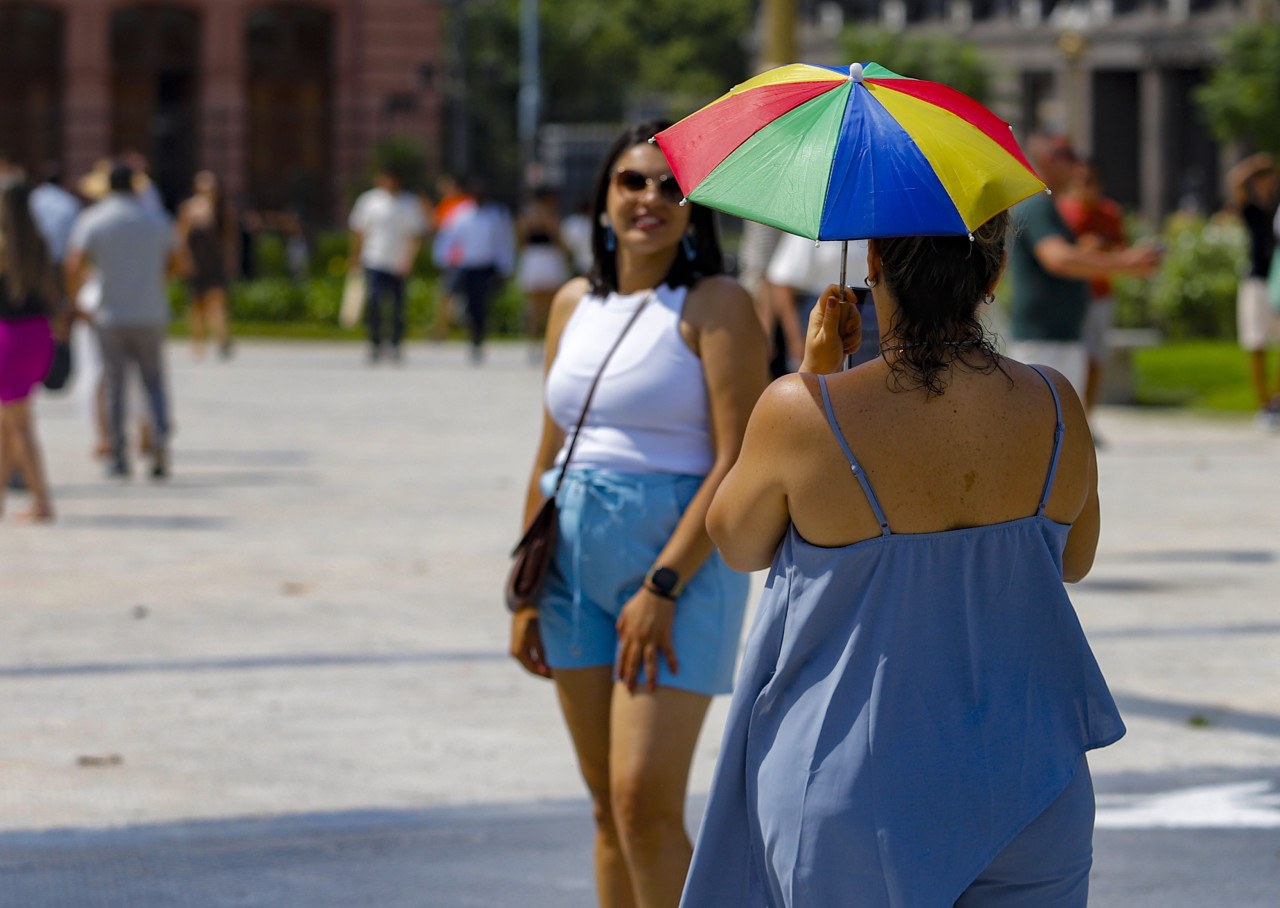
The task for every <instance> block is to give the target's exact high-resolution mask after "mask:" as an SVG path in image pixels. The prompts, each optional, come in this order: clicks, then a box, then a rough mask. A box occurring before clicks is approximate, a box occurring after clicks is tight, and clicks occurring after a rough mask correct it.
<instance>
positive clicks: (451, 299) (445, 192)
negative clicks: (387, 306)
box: [431, 173, 476, 340]
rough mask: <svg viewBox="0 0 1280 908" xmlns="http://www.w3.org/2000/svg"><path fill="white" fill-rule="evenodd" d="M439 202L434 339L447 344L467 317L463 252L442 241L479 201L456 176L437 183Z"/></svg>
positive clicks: (434, 217) (435, 209)
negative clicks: (460, 262) (461, 265)
mask: <svg viewBox="0 0 1280 908" xmlns="http://www.w3.org/2000/svg"><path fill="white" fill-rule="evenodd" d="M436 192H437V193H438V195H439V201H438V202H436V204H435V205H434V206H432V208H431V232H432V236H433V239H432V244H431V259H432V262H433V263H434V264H435V266H436V267H437V268H438V269H439V270H440V286H439V289H438V292H437V298H436V307H435V312H434V313H433V314H432V318H431V337H432V338H433V339H434V340H444V339H445V338H446V337H448V336H449V329H450V327H451V326H452V325H453V323H454V322H455V320H456V321H461V320H462V319H463V318H464V317H465V313H464V311H463V306H462V303H461V290H460V288H459V287H458V254H459V250H457V249H455V248H453V247H451V246H449V245H448V244H447V243H445V242H443V241H442V240H441V237H447V236H448V232H449V229H450V228H451V227H452V226H453V222H454V221H455V220H456V219H457V218H459V217H460V216H462V215H463V214H465V213H466V212H468V211H470V210H471V209H472V208H474V207H475V204H476V200H475V196H473V195H472V194H471V193H470V192H468V191H467V190H466V189H465V188H464V187H463V185H462V183H460V182H459V181H458V180H457V179H456V178H455V177H454V176H453V175H452V174H447V173H446V174H442V175H441V176H440V178H439V179H437V180H436Z"/></svg>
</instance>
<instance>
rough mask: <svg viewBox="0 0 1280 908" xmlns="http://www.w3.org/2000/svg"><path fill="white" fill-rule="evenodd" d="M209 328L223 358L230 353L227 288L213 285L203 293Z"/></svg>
mask: <svg viewBox="0 0 1280 908" xmlns="http://www.w3.org/2000/svg"><path fill="white" fill-rule="evenodd" d="M204 305H205V310H206V316H207V318H208V321H209V330H210V331H211V332H212V334H213V338H214V340H215V341H217V344H218V353H219V355H220V356H222V357H223V358H224V359H225V358H226V357H227V356H229V355H230V353H231V329H230V327H229V326H228V324H227V288H226V287H213V288H211V289H210V290H209V292H208V293H206V294H205V295H204Z"/></svg>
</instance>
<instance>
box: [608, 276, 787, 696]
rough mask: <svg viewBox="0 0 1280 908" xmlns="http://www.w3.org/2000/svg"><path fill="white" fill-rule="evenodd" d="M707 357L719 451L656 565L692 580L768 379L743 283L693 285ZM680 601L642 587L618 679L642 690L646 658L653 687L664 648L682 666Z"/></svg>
mask: <svg viewBox="0 0 1280 908" xmlns="http://www.w3.org/2000/svg"><path fill="white" fill-rule="evenodd" d="M686 328H687V329H688V333H686V334H685V339H686V341H688V342H689V344H690V346H691V347H692V349H693V351H694V353H696V354H697V355H698V357H699V358H700V359H701V360H702V372H703V375H704V376H705V377H706V382H707V402H708V410H709V419H710V422H711V425H710V429H711V440H712V445H713V446H714V449H715V457H714V460H713V461H712V465H711V469H710V470H709V471H708V472H707V475H706V478H705V479H703V481H702V484H701V486H699V488H698V491H697V492H696V493H695V494H694V496H693V499H692V500H691V501H690V502H689V506H688V507H687V508H686V509H685V512H684V514H683V515H682V516H681V518H680V521H679V523H677V524H676V527H675V530H674V531H673V532H672V534H671V538H670V539H669V540H668V541H667V544H666V545H665V546H663V548H662V551H661V552H660V553H659V554H658V557H657V559H656V561H655V562H654V565H653V566H654V567H667V568H671V569H672V570H674V571H675V572H676V573H677V574H679V575H680V578H681V580H684V581H687V580H688V579H689V578H690V577H692V576H693V575H694V574H696V573H697V572H698V569H699V568H701V567H702V564H703V562H704V561H706V560H707V557H708V556H709V555H710V554H711V552H712V551H713V550H714V549H715V544H714V543H713V542H712V541H711V537H710V536H709V535H708V534H707V510H708V508H710V506H711V499H712V498H713V497H715V494H716V490H717V489H718V488H719V486H720V483H721V481H723V479H724V477H725V476H726V475H727V474H728V472H729V470H730V468H731V467H732V466H733V463H734V461H735V460H737V458H738V452H739V451H740V450H741V448H742V438H743V434H744V433H745V432H746V426H747V420H748V419H749V418H750V416H751V410H752V407H754V406H755V403H756V400H757V399H759V397H760V393H761V391H762V390H763V389H764V387H765V385H766V383H767V382H768V361H769V356H768V345H767V343H766V341H765V337H764V332H763V331H762V330H761V328H760V321H759V319H758V318H756V313H755V307H754V306H753V305H752V303H751V297H750V296H748V294H747V292H746V291H745V290H743V289H742V287H741V285H739V284H738V283H737V282H736V281H733V280H731V279H730V278H726V277H716V278H708V279H706V280H704V281H702V282H700V283H699V284H698V285H697V286H696V287H694V288H693V289H692V290H690V291H689V297H688V299H687V300H686V302H685V308H684V318H683V324H682V332H683V331H684V330H685V329H686ZM679 607H680V604H679V601H678V600H677V601H675V602H672V601H671V600H669V599H666V598H664V597H662V596H661V595H659V594H658V593H657V592H654V591H652V590H649V589H648V588H641V590H640V591H639V592H638V593H637V594H636V595H635V596H634V597H633V598H632V599H631V601H630V602H628V603H627V604H626V606H625V607H624V608H623V610H622V615H621V617H620V618H619V619H618V636H619V644H620V645H619V656H618V671H619V678H620V679H621V680H622V681H624V682H626V684H627V686H628V687H629V688H631V689H634V688H635V684H636V678H637V676H638V674H639V670H640V667H641V664H642V663H643V666H644V669H645V676H646V678H647V680H648V683H649V686H650V688H651V689H652V687H654V686H655V684H656V679H657V674H658V657H659V655H660V654H661V655H662V656H663V657H665V658H666V660H667V664H668V665H670V666H671V670H672V671H673V672H675V671H678V665H677V664H676V659H675V650H674V647H673V646H672V642H671V626H672V622H673V621H674V618H675V609H677V608H679Z"/></svg>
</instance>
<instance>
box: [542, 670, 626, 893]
mask: <svg viewBox="0 0 1280 908" xmlns="http://www.w3.org/2000/svg"><path fill="white" fill-rule="evenodd" d="M555 683H556V692H557V693H558V694H559V695H560V708H561V709H562V710H563V711H564V718H565V722H566V723H567V724H568V726H569V735H570V737H572V739H573V747H574V750H575V751H577V754H578V766H579V767H580V768H581V770H582V777H583V778H584V779H585V780H586V783H587V789H588V790H589V791H590V792H591V804H592V810H593V812H594V814H595V821H596V840H595V867H596V894H597V896H598V898H599V900H600V905H601V908H636V900H635V895H634V894H633V890H632V885H631V874H630V873H629V872H628V870H627V862H626V859H625V858H624V857H623V853H622V845H621V842H620V840H619V837H618V828H617V824H616V823H615V822H614V815H613V800H612V797H611V795H610V788H611V786H610V784H609V750H610V721H609V712H610V705H611V701H612V698H613V687H614V682H613V666H611V665H602V666H597V667H595V668H580V669H573V670H569V671H562V670H557V671H556V672H555Z"/></svg>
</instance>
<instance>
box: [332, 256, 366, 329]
mask: <svg viewBox="0 0 1280 908" xmlns="http://www.w3.org/2000/svg"><path fill="white" fill-rule="evenodd" d="M363 313H364V269H363V268H349V269H347V279H346V281H345V282H344V283H343V285H342V308H341V309H339V310H338V324H339V325H341V326H342V327H344V328H354V327H355V326H356V325H358V324H360V316H361V315H362V314H363Z"/></svg>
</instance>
